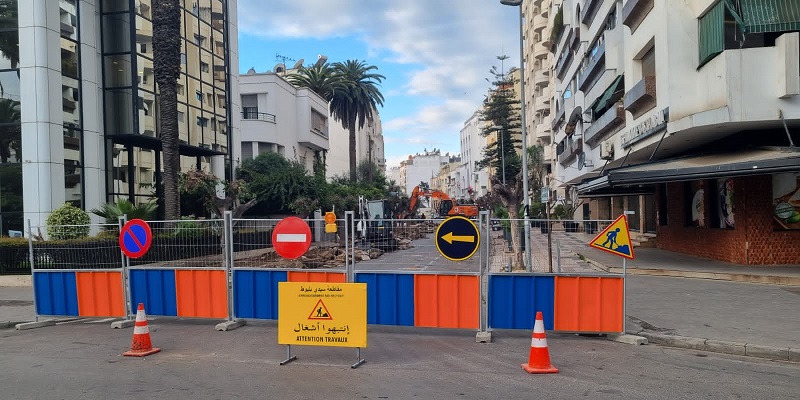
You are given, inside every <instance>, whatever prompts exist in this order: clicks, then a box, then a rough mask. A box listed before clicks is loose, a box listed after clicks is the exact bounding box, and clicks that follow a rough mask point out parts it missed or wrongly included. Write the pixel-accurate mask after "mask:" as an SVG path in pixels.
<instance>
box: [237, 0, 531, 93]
mask: <svg viewBox="0 0 800 400" xmlns="http://www.w3.org/2000/svg"><path fill="white" fill-rule="evenodd" d="M238 3H239V30H240V31H241V32H243V33H247V34H250V35H255V36H261V37H265V38H270V39H280V38H310V39H319V38H326V37H338V36H350V35H353V34H356V36H357V37H360V38H361V40H363V41H364V42H365V43H366V44H367V46H368V48H369V51H370V54H379V55H383V56H384V57H385V61H388V62H393V63H399V64H410V65H415V66H421V67H419V68H417V70H416V71H415V72H414V73H413V74H412V76H411V77H410V79H409V82H408V84H407V85H406V86H405V90H406V91H407V93H408V94H412V95H432V96H442V97H452V96H459V97H464V96H471V97H473V98H476V99H477V100H476V102H477V101H479V100H480V99H481V98H482V97H481V93H485V91H486V89H487V86H488V85H487V83H486V81H485V80H484V78H485V77H487V76H488V71H489V68H490V67H491V66H492V65H494V64H496V63H497V60H496V56H497V55H499V53H500V52H501V51H504V50H505V53H508V55H509V56H510V57H511V58H510V59H509V60H507V61H506V63H507V65H508V67H510V66H511V65H517V64H518V61H517V62H516V63H514V59H515V58H516V57H515V56H516V54H517V53H518V51H517V49H518V46H519V42H518V37H519V25H518V22H517V19H516V18H515V16H516V15H518V14H517V12H516V8H512V7H506V6H503V5H501V4H500V3H499V2H498V1H491V0H489V1H487V0H461V1H458V2H451V1H430V0H405V1H402V2H389V1H387V2H384V1H372V0H339V1H330V0H273V1H271V2H270V6H269V7H264V6H263V1H262V0H240V1H239V2H238ZM517 60H518V59H517ZM372 63H375V62H372Z"/></svg>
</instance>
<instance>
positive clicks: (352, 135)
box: [348, 117, 356, 182]
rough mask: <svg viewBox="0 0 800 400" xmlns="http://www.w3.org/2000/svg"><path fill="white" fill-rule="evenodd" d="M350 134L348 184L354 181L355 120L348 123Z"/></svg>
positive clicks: (351, 119)
mask: <svg viewBox="0 0 800 400" xmlns="http://www.w3.org/2000/svg"><path fill="white" fill-rule="evenodd" d="M348 130H349V132H350V135H349V136H350V182H355V181H356V118H355V117H353V118H350V121H349V122H348Z"/></svg>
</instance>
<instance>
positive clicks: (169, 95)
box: [152, 0, 181, 220]
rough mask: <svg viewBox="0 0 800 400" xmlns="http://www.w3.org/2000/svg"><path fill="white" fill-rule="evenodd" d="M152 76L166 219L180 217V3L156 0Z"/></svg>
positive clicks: (176, 0)
mask: <svg viewBox="0 0 800 400" xmlns="http://www.w3.org/2000/svg"><path fill="white" fill-rule="evenodd" d="M152 6H153V59H154V60H153V74H154V77H155V81H156V83H157V84H158V110H159V126H158V133H159V136H160V137H161V143H162V154H163V157H164V177H163V182H164V218H165V219H166V220H176V219H179V218H180V216H181V211H180V192H179V190H178V174H179V173H180V168H181V165H180V164H181V156H180V153H179V150H178V145H179V138H178V95H177V81H178V77H179V76H180V68H181V42H180V41H181V31H180V28H181V9H180V1H179V0H155V1H153V4H152Z"/></svg>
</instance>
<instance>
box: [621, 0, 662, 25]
mask: <svg viewBox="0 0 800 400" xmlns="http://www.w3.org/2000/svg"><path fill="white" fill-rule="evenodd" d="M653 3H654V2H653V0H628V1H626V2H625V5H624V6H623V7H622V24H623V25H625V26H627V27H628V28H631V33H633V32H636V28H638V27H639V24H641V23H642V21H644V19H645V17H647V14H649V13H650V10H652V9H653Z"/></svg>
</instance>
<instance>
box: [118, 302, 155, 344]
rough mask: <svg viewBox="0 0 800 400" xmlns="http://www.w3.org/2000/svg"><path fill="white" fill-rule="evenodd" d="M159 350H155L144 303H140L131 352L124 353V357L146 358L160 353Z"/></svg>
mask: <svg viewBox="0 0 800 400" xmlns="http://www.w3.org/2000/svg"><path fill="white" fill-rule="evenodd" d="M159 351H161V349H159V348H153V343H152V342H150V328H148V327H147V315H146V314H145V313H144V303H139V308H138V309H137V310H136V323H135V325H134V327H133V343H132V344H131V350H130V351H126V352H124V353H122V355H123V356H133V357H144V356H149V355H150V354H154V353H158V352H159Z"/></svg>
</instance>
